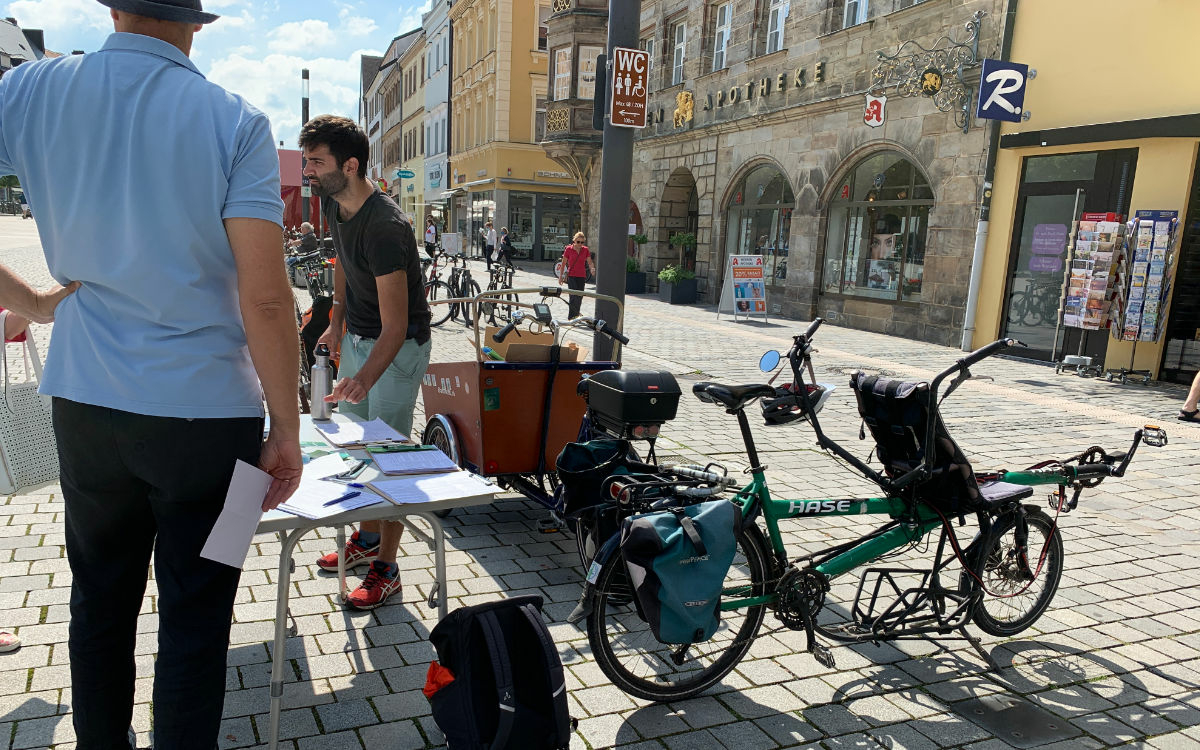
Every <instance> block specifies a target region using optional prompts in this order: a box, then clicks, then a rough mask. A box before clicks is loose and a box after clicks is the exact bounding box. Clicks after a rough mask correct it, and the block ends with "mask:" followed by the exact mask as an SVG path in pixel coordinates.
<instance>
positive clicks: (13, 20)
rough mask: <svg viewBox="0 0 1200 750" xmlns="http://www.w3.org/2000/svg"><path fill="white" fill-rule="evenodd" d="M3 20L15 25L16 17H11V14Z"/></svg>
mask: <svg viewBox="0 0 1200 750" xmlns="http://www.w3.org/2000/svg"><path fill="white" fill-rule="evenodd" d="M4 20H5V21H8V22H9V23H11V24H12V25H13V26H16V25H17V19H15V18H13V17H12V16H9V17H8V18H5V19H4Z"/></svg>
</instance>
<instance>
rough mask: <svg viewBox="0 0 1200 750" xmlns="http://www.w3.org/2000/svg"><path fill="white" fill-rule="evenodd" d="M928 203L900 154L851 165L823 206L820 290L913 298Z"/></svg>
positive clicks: (917, 175)
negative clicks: (826, 217) (824, 222)
mask: <svg viewBox="0 0 1200 750" xmlns="http://www.w3.org/2000/svg"><path fill="white" fill-rule="evenodd" d="M932 207H933V190H931V189H930V187H929V181H928V180H926V179H925V176H924V175H923V174H922V173H921V170H919V169H917V167H916V166H915V165H914V164H913V163H912V162H910V161H909V160H908V159H906V158H904V156H902V155H901V154H898V153H896V152H895V151H883V152H880V153H877V154H872V155H871V156H868V157H867V158H865V159H863V160H862V161H861V162H859V163H858V164H857V165H855V167H854V168H853V169H852V170H850V171H849V173H848V174H847V176H846V177H845V179H844V180H843V181H842V182H841V184H840V185H838V186H837V192H836V193H835V194H834V197H833V200H832V201H831V202H830V205H829V224H828V228H827V230H826V234H825V272H824V275H823V277H822V284H821V289H822V291H823V292H826V293H833V294H847V295H852V296H855V297H873V298H876V299H884V300H905V301H909V302H916V301H919V300H920V299H921V283H922V280H923V279H924V269H925V233H926V230H927V229H928V227H929V210H930V209H931V208H932Z"/></svg>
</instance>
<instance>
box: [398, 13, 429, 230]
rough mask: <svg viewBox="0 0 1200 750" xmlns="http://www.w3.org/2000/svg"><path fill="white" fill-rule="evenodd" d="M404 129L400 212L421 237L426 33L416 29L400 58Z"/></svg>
mask: <svg viewBox="0 0 1200 750" xmlns="http://www.w3.org/2000/svg"><path fill="white" fill-rule="evenodd" d="M397 67H398V68H399V75H400V90H401V92H403V93H402V99H401V105H400V109H401V118H402V120H401V125H400V169H401V170H407V171H408V172H412V175H413V176H412V177H405V176H403V174H401V175H398V177H397V179H396V192H397V195H398V196H399V199H400V208H401V210H403V211H404V213H406V214H408V216H409V218H410V219H412V222H413V226H414V227H417V228H418V234H419V233H420V232H421V231H423V228H424V226H425V219H424V216H425V31H424V29H417V33H416V35H415V36H414V37H413V42H412V44H411V45H409V47H408V49H407V50H405V52H404V54H403V55H401V57H400V62H399V64H398V66H397Z"/></svg>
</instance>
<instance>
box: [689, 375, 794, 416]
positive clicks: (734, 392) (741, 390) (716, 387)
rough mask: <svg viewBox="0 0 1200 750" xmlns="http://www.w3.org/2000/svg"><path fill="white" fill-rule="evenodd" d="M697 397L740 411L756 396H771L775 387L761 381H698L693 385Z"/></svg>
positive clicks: (693, 391) (730, 409)
mask: <svg viewBox="0 0 1200 750" xmlns="http://www.w3.org/2000/svg"><path fill="white" fill-rule="evenodd" d="M692 393H694V394H695V395H696V398H698V399H700V400H701V401H705V402H707V403H710V404H712V403H717V404H721V405H722V406H724V407H725V408H726V409H728V410H729V411H738V410H739V409H741V408H743V407H744V406H745V405H746V404H748V403H750V402H751V401H753V400H754V399H756V398H769V397H772V396H774V395H775V389H774V388H773V387H771V386H769V385H765V384H761V383H750V384H748V385H724V384H722V383H709V382H703V383H696V384H695V385H693V386H692Z"/></svg>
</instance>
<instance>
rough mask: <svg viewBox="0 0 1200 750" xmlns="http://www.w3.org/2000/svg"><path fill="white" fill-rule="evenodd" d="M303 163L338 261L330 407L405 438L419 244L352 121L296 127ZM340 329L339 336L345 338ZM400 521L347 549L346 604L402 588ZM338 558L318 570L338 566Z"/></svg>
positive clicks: (419, 353) (414, 365)
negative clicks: (355, 573)
mask: <svg viewBox="0 0 1200 750" xmlns="http://www.w3.org/2000/svg"><path fill="white" fill-rule="evenodd" d="M300 148H302V149H303V150H304V157H305V158H306V159H307V160H308V161H307V166H306V167H305V170H304V175H305V176H306V177H308V179H309V184H311V185H312V186H313V190H314V191H315V192H316V193H317V194H318V195H320V196H321V197H323V198H329V199H330V200H328V201H326V202H325V220H326V223H327V224H328V225H329V227H330V228H331V230H332V233H333V247H334V250H336V251H337V256H338V262H337V265H336V266H335V270H334V277H333V278H334V283H333V312H332V314H331V315H330V322H329V328H328V329H326V331H325V333H324V334H322V336H321V338H320V340H319V341H318V343H324V344H325V345H327V346H328V347H329V350H330V351H333V352H335V351H338V350H340V351H341V355H342V358H341V362H340V363H339V365H338V375H339V377H340V379H339V380H338V382H337V383H336V384H335V385H334V387H333V392H332V393H331V394H330V395H329V396H328V397H326V400H327V401H336V402H338V410H339V411H341V412H343V413H349V414H355V415H357V416H360V417H362V418H363V419H376V418H378V419H382V420H383V421H384V422H386V423H387V424H389V425H391V426H392V427H393V428H395V429H396V430H399V431H400V432H401V433H402V434H404V435H408V434H410V431H411V430H412V420H413V409H414V408H416V404H417V394H418V393H419V392H420V388H421V379H422V378H423V377H424V376H425V368H426V367H427V366H428V365H429V352H430V342H429V319H430V316H429V305H428V303H427V302H426V301H425V291H424V285H423V278H422V276H421V266H420V260H419V259H418V256H417V238H416V235H415V234H413V229H412V225H411V224H409V223H408V222H406V221H404V220H403V219H402V217H401V215H400V208H399V207H398V206H397V205H396V204H395V203H394V202H393V201H391V200H389V199H388V197H387V196H385V195H384V194H383V193H381V192H379V188H378V187H376V186H375V184H374V183H372V182H371V181H370V180H368V179H367V159H368V157H369V155H370V149H371V146H370V141H369V140H368V139H367V134H366V133H365V132H363V130H362V128H360V127H358V125H356V124H355V123H354V121H353V120H348V119H346V118H345V117H335V116H333V115H321V116H320V117H317V118H314V119H312V120H310V121H309V122H308V123H307V124H306V125H305V126H304V127H303V128H302V129H301V131H300ZM343 325H344V326H345V328H346V333H345V335H344V336H343V335H342V327H343ZM403 532H404V524H402V523H399V522H394V521H389V522H382V523H381V522H378V521H375V522H364V523H363V524H362V526H361V527H360V528H359V530H358V531H356V532H354V534H353V535H352V536H351V538H350V541H349V542H348V543H347V544H346V563H347V565H350V566H357V565H363V564H366V565H370V570H369V571H368V573H367V577H366V578H365V579H364V580H363V582H362V585H361V586H359V587H358V588H357V589H355V590H354V591H352V592H350V595H349V596H348V597H347V599H346V603H347V604H348V605H350V606H351V607H353V608H355V609H374V608H375V607H378V606H379V605H381V604H383V603H384V602H385V601H387V599H388V598H389V597H390V596H392V595H394V594H399V593H400V591H401V581H400V575H399V572H400V569H399V566H398V565H397V564H396V552H397V550H398V549H399V546H400V536H401V534H402V533H403ZM337 559H338V555H337V552H331V553H329V554H326V555H324V556H322V557H321V558H319V559H318V560H317V565H318V566H319V567H321V568H323V569H325V570H337V567H338V562H337Z"/></svg>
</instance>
